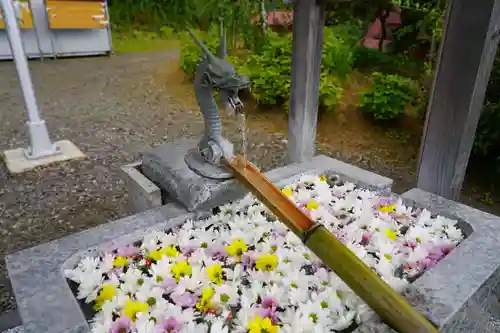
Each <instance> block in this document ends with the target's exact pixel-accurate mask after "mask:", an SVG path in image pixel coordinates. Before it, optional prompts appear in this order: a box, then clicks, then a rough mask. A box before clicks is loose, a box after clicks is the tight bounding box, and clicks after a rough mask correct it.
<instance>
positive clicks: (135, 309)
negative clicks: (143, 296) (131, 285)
mask: <svg viewBox="0 0 500 333" xmlns="http://www.w3.org/2000/svg"><path fill="white" fill-rule="evenodd" d="M148 309H149V305H148V304H147V303H142V302H138V301H132V300H128V301H127V302H126V303H125V308H124V309H123V314H124V315H125V316H127V317H128V318H130V319H131V320H132V321H135V320H136V319H137V314H138V313H142V312H147V311H148Z"/></svg>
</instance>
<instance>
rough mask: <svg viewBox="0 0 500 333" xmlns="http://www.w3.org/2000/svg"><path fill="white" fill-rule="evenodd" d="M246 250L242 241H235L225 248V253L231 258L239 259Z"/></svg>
mask: <svg viewBox="0 0 500 333" xmlns="http://www.w3.org/2000/svg"><path fill="white" fill-rule="evenodd" d="M247 249H248V246H247V245H246V244H245V242H244V241H243V240H242V239H236V240H235V241H233V242H232V243H231V244H229V245H228V246H227V247H226V250H227V253H228V254H229V255H230V256H233V257H241V256H242V255H243V253H245V252H246V251H247Z"/></svg>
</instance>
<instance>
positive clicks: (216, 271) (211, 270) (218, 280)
mask: <svg viewBox="0 0 500 333" xmlns="http://www.w3.org/2000/svg"><path fill="white" fill-rule="evenodd" d="M207 274H208V278H209V279H210V281H212V282H213V283H215V284H216V285H218V286H220V285H221V284H222V282H223V280H222V266H221V265H220V264H215V265H212V266H210V267H207Z"/></svg>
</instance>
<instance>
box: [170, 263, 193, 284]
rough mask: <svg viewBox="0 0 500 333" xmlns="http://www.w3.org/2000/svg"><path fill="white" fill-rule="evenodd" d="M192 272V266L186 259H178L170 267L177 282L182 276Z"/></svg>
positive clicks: (189, 274)
mask: <svg viewBox="0 0 500 333" xmlns="http://www.w3.org/2000/svg"><path fill="white" fill-rule="evenodd" d="M192 273H193V267H192V266H191V265H190V264H189V263H188V262H187V261H186V260H182V261H179V262H177V263H176V264H175V265H174V266H173V267H172V274H173V275H174V278H175V280H176V281H177V282H179V280H180V279H181V278H182V277H184V276H191V274H192Z"/></svg>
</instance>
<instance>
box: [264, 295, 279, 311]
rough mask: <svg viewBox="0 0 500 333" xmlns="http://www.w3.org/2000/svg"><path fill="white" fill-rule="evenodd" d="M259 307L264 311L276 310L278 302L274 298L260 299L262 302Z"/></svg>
mask: <svg viewBox="0 0 500 333" xmlns="http://www.w3.org/2000/svg"><path fill="white" fill-rule="evenodd" d="M260 306H261V307H263V308H265V309H272V310H276V308H277V307H278V300H277V299H276V298H274V297H269V296H266V297H262V301H261V302H260Z"/></svg>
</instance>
